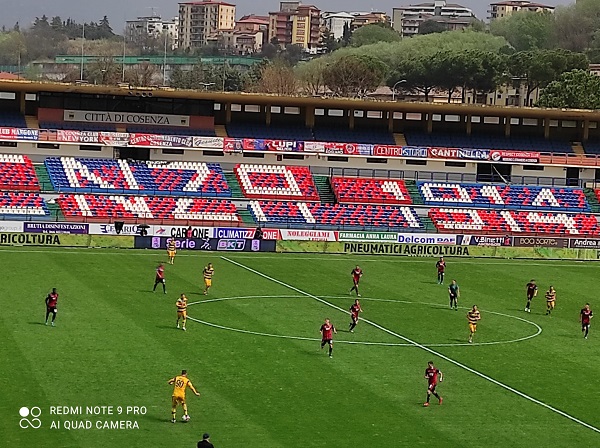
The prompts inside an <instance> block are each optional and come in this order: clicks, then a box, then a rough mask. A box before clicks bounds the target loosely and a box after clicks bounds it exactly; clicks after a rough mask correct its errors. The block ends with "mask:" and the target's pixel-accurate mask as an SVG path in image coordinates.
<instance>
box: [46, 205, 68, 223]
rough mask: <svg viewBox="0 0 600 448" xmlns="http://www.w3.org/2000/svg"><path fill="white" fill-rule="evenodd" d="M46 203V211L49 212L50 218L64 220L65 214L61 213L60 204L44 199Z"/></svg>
mask: <svg viewBox="0 0 600 448" xmlns="http://www.w3.org/2000/svg"><path fill="white" fill-rule="evenodd" d="M46 205H47V206H48V211H49V212H50V219H52V220H53V221H59V222H60V221H66V219H65V215H63V212H62V210H61V209H60V206H59V205H58V204H56V203H54V202H53V203H49V202H48V201H46Z"/></svg>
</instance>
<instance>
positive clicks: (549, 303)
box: [546, 300, 554, 309]
mask: <svg viewBox="0 0 600 448" xmlns="http://www.w3.org/2000/svg"><path fill="white" fill-rule="evenodd" d="M546 305H547V306H548V308H552V309H554V300H553V301H552V302H546Z"/></svg>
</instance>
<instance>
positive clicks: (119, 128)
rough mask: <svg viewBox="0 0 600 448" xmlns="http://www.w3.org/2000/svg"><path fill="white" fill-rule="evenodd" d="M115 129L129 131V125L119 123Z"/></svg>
mask: <svg viewBox="0 0 600 448" xmlns="http://www.w3.org/2000/svg"><path fill="white" fill-rule="evenodd" d="M115 130H116V131H117V132H127V126H125V125H123V124H120V125H119V124H118V125H117V127H116V128H115Z"/></svg>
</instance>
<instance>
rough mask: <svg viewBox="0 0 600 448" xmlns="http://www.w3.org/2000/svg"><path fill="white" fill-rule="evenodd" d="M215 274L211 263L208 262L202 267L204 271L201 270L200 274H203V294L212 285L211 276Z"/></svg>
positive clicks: (205, 293)
mask: <svg viewBox="0 0 600 448" xmlns="http://www.w3.org/2000/svg"><path fill="white" fill-rule="evenodd" d="M214 274H215V268H213V265H212V263H208V266H205V267H204V271H202V275H203V276H204V295H207V294H208V290H209V289H210V287H211V286H212V277H213V275H214Z"/></svg>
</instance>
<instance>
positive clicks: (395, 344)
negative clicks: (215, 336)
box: [188, 295, 542, 347]
mask: <svg viewBox="0 0 600 448" xmlns="http://www.w3.org/2000/svg"><path fill="white" fill-rule="evenodd" d="M302 298H310V296H304V295H277V296H235V297H218V298H214V299H206V300H198V301H196V302H191V303H188V306H192V305H201V304H205V303H213V302H224V301H227V300H245V299H302ZM320 298H321V299H347V298H348V296H320ZM361 300H364V301H373V302H392V303H400V304H409V305H427V306H435V307H438V308H445V306H444V305H440V304H439V303H430V302H418V301H409V300H393V299H377V298H371V297H361ZM459 308H461V309H464V310H467V309H469V308H465V307H459ZM481 311H483V312H485V313H488V314H495V315H497V316H502V317H508V318H510V319H515V320H519V321H521V322H525V323H527V324H529V325H531V326H533V327H535V328H536V332H535V333H533V334H530V335H528V336H524V337H521V338H516V339H509V340H506V341H489V342H473V343H467V342H454V343H440V344H435V343H434V344H426V343H420V342H418V344H419V345H422V346H423V347H460V346H474V345H501V344H514V343H516V342H523V341H526V340H528V339H532V338H535V337H536V336H539V335H540V334H541V333H542V327H540V326H539V325H538V324H536V323H535V322H532V321H530V320H527V319H523V318H522V317H518V316H512V315H510V314H504V313H500V312H497V311H486V310H481ZM344 312H345V311H344ZM188 319H189V320H192V321H194V322H198V323H200V324H203V325H206V326H209V327H213V328H218V329H220V330H227V331H233V332H236V333H243V334H250V335H254V336H267V337H272V338H280V339H295V340H300V341H319V342H320V341H321V339H320V338H310V337H304V336H289V335H282V334H273V333H263V332H260V331H251V330H244V329H241V328H233V327H228V326H225V325H219V324H215V323H213V322H207V321H204V320H201V319H196V318H194V317H192V316H188ZM335 343H336V344H354V345H379V346H387V347H416V345H415V344H411V343H408V342H369V341H343V340H338V339H336V341H335Z"/></svg>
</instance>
